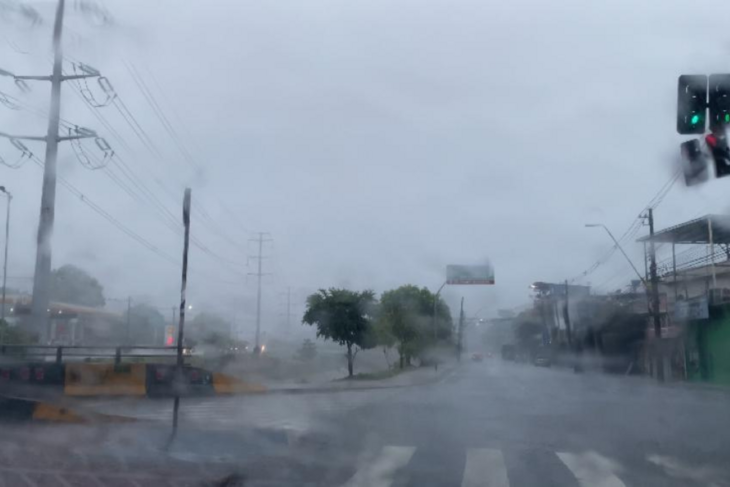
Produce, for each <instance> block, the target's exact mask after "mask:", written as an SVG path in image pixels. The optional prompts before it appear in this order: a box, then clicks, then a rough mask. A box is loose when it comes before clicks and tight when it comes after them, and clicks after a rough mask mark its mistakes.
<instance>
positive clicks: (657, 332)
mask: <svg viewBox="0 0 730 487" xmlns="http://www.w3.org/2000/svg"><path fill="white" fill-rule="evenodd" d="M648 213H649V216H648V218H649V237H650V240H649V254H650V255H649V259H650V260H651V262H650V263H649V274H650V276H651V314H652V317H653V320H654V336H655V337H656V350H657V357H656V363H657V380H659V381H660V382H661V381H663V380H664V361H663V359H662V354H661V338H662V319H661V315H660V310H659V276H657V272H656V248H655V245H654V210H653V209H652V208H649V212H648Z"/></svg>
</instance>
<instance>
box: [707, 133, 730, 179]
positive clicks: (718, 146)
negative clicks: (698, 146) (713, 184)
mask: <svg viewBox="0 0 730 487" xmlns="http://www.w3.org/2000/svg"><path fill="white" fill-rule="evenodd" d="M705 142H707V148H708V149H709V150H710V154H711V155H712V159H713V160H714V161H715V176H716V177H718V178H721V177H723V176H730V148H728V144H727V136H726V135H725V132H724V131H720V132H716V133H714V134H710V135H708V136H707V137H705Z"/></svg>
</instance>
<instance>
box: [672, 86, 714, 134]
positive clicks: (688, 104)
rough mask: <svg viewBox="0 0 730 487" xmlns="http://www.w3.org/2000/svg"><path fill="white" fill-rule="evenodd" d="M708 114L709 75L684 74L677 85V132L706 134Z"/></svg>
mask: <svg viewBox="0 0 730 487" xmlns="http://www.w3.org/2000/svg"><path fill="white" fill-rule="evenodd" d="M706 114H707V76H705V75H704V74H698V75H692V74H683V75H682V76H680V77H679V85H678V87H677V132H679V133H680V134H704V133H705V126H706V120H705V119H706Z"/></svg>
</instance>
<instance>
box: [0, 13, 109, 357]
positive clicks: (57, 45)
mask: <svg viewBox="0 0 730 487" xmlns="http://www.w3.org/2000/svg"><path fill="white" fill-rule="evenodd" d="M64 8H65V0H58V4H57V6H56V17H55V21H54V23H53V70H52V73H51V75H50V76H16V75H14V74H12V73H10V72H8V71H5V70H0V74H2V75H5V76H12V77H13V78H14V79H15V81H16V83H17V82H20V83H25V81H26V80H32V81H50V82H51V101H50V108H49V110H48V111H49V117H48V130H47V132H46V136H45V137H24V136H13V135H8V134H5V133H0V136H2V137H6V138H9V139H10V140H11V141H12V142H13V144H14V145H16V147H19V148H22V150H24V152H25V149H24V146H22V145H20V144H17V141H18V139H26V140H34V141H41V142H45V143H46V157H45V162H44V168H43V186H42V190H41V213H40V221H39V223H38V239H37V249H36V262H35V275H34V277H33V303H32V308H31V321H32V326H33V328H34V329H35V331H36V332H38V334H39V335H40V338H41V343H45V342H46V341H47V340H48V335H49V324H50V322H49V320H48V304H49V301H50V280H51V237H52V235H53V223H54V219H55V205H56V159H57V155H58V143H59V142H62V141H65V140H76V139H83V138H88V137H96V134H95V133H94V132H93V131H91V130H88V129H81V128H77V129H76V135H70V136H68V137H59V135H58V130H59V125H60V120H61V83H62V82H63V81H67V80H72V79H82V78H92V77H98V76H100V73H99V72H97V71H94V70H92V69H90V68H85V69H84V70H85V71H86V73H85V74H79V75H70V76H64V75H63V52H62V43H61V37H62V33H63V14H64Z"/></svg>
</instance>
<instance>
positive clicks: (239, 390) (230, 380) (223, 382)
mask: <svg viewBox="0 0 730 487" xmlns="http://www.w3.org/2000/svg"><path fill="white" fill-rule="evenodd" d="M213 390H215V393H216V394H252V393H262V392H266V391H267V389H266V386H264V385H261V384H255V383H252V382H245V381H242V380H240V379H236V378H235V377H231V376H230V375H226V374H221V373H219V372H213Z"/></svg>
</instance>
